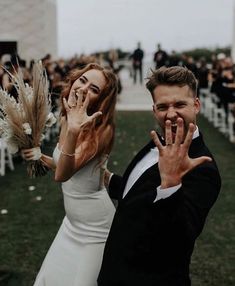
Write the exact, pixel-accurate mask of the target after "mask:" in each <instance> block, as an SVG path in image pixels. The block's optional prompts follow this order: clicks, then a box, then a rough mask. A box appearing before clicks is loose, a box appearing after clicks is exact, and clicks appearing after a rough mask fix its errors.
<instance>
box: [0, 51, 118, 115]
mask: <svg viewBox="0 0 235 286" xmlns="http://www.w3.org/2000/svg"><path fill="white" fill-rule="evenodd" d="M116 60H117V56H115V58H114V51H111V50H110V53H109V55H108V57H107V59H105V58H104V56H103V54H99V55H83V54H82V55H80V56H77V55H75V56H74V57H72V58H69V59H67V60H65V59H63V58H60V59H58V60H55V59H53V57H52V56H51V55H50V54H47V55H45V56H44V57H43V58H42V59H41V62H42V64H43V66H44V68H45V70H46V73H47V77H48V80H49V89H50V94H51V100H52V109H53V110H55V109H56V108H57V106H58V104H57V103H58V99H59V96H60V92H61V90H62V87H63V85H64V84H65V81H66V77H67V76H68V74H69V72H70V71H71V70H73V69H76V68H78V69H81V68H83V67H85V66H86V65H87V64H89V63H98V64H101V65H102V66H104V67H106V68H109V69H111V70H112V71H113V72H114V73H115V74H116V75H117V77H118V93H120V92H121V90H122V85H121V80H120V77H119V71H120V68H119V66H117V65H116ZM33 63H34V61H33V60H32V61H31V62H30V63H29V64H27V62H26V61H25V60H23V59H21V58H20V56H19V55H15V54H13V55H3V56H2V58H1V60H0V87H1V88H3V89H4V90H6V91H7V92H8V93H9V94H10V95H11V96H13V97H15V98H17V92H16V88H15V86H14V83H13V80H12V76H11V75H13V76H14V74H15V73H16V72H17V70H18V68H19V67H20V68H21V70H22V72H23V76H24V81H25V83H28V84H31V83H32V68H33Z"/></svg>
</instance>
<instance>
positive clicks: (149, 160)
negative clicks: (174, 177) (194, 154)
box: [123, 126, 199, 202]
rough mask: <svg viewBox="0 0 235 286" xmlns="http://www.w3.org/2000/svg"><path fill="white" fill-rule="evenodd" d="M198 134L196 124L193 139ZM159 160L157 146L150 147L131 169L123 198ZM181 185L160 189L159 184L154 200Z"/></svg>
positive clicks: (169, 194) (164, 196)
mask: <svg viewBox="0 0 235 286" xmlns="http://www.w3.org/2000/svg"><path fill="white" fill-rule="evenodd" d="M198 136H199V130H198V127H197V126H196V130H195V131H194V134H193V139H195V138H196V137H198ZM158 160H159V151H158V148H157V147H155V148H152V149H150V151H149V152H148V153H147V154H146V155H145V156H144V157H143V158H142V159H141V160H140V161H139V162H138V163H137V164H136V165H135V167H134V168H133V170H132V171H131V173H130V175H129V177H128V180H127V183H126V186H125V189H124V192H123V198H124V197H125V196H126V195H127V193H128V192H129V190H130V189H131V187H132V186H133V185H134V183H135V182H136V181H137V180H138V179H139V177H140V176H141V175H142V174H143V173H144V172H145V171H146V170H147V169H149V168H150V167H152V166H153V165H154V164H156V163H157V162H158ZM180 187H181V184H179V185H177V186H174V187H170V188H166V189H162V188H161V186H158V187H157V190H156V198H155V200H154V202H156V201H158V200H160V199H165V198H168V197H169V196H171V195H172V194H174V193H175V192H176V191H177V190H178V189H179V188H180Z"/></svg>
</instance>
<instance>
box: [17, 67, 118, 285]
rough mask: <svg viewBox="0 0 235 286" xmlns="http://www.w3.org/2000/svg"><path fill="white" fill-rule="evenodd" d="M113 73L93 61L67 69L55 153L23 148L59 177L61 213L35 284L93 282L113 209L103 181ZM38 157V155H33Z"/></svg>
mask: <svg viewBox="0 0 235 286" xmlns="http://www.w3.org/2000/svg"><path fill="white" fill-rule="evenodd" d="M116 96H117V78H116V76H115V75H114V73H113V72H112V71H110V70H107V69H104V68H102V67H101V66H99V65H97V64H89V65H87V66H86V67H85V68H84V69H81V70H76V71H74V72H73V73H72V74H70V76H69V78H68V82H67V85H66V86H65V88H64V90H63V91H62V94H61V101H62V110H61V131H60V136H59V141H58V143H57V145H56V147H55V149H54V152H53V157H49V156H47V155H45V154H41V153H40V150H39V149H38V147H36V148H32V149H27V150H22V156H23V158H24V159H26V160H35V159H38V157H37V156H36V155H37V154H38V151H39V153H40V160H41V161H42V162H43V163H44V164H45V165H46V166H47V167H49V168H51V169H54V170H55V180H56V181H60V182H62V191H63V197H64V207H65V212H66V215H65V218H64V220H63V222H62V225H61V227H60V229H59V231H58V233H57V235H56V237H55V239H54V241H53V243H52V245H51V247H50V249H49V251H48V253H47V255H46V257H45V259H44V262H43V264H42V266H41V269H40V271H39V273H38V275H37V278H36V281H35V283H34V286H68V285H69V286H95V285H97V283H96V280H97V276H98V273H99V270H100V265H101V260H102V256H103V250H104V244H105V242H106V239H107V236H108V233H109V229H110V226H111V223H112V219H113V215H114V212H115V208H114V206H113V203H112V201H111V200H110V198H109V196H108V194H107V191H106V189H105V188H104V186H103V170H104V165H105V161H106V159H107V156H108V154H109V153H110V151H111V148H112V145H113V141H114V121H113V120H114V118H113V117H114V110H115V103H116ZM35 157H37V158H35Z"/></svg>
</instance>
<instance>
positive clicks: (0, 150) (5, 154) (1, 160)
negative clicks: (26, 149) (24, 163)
mask: <svg viewBox="0 0 235 286" xmlns="http://www.w3.org/2000/svg"><path fill="white" fill-rule="evenodd" d="M6 164H8V167H9V168H10V170H14V164H13V160H12V155H11V153H10V152H9V150H8V148H7V144H6V142H5V141H4V140H3V139H1V138H0V175H1V176H4V175H5V170H6Z"/></svg>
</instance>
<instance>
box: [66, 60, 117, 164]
mask: <svg viewBox="0 0 235 286" xmlns="http://www.w3.org/2000/svg"><path fill="white" fill-rule="evenodd" d="M91 69H96V70H99V71H101V72H102V73H103V75H104V77H105V79H106V84H105V87H104V89H103V90H102V92H101V94H100V96H99V98H98V99H97V101H96V102H95V103H94V104H93V105H92V106H89V109H88V114H93V113H94V112H97V111H102V115H101V116H100V117H98V118H97V119H96V120H94V121H93V123H92V124H89V126H87V127H84V128H83V129H82V130H81V131H80V133H79V135H78V139H77V146H79V145H81V143H82V142H87V144H86V145H85V147H84V149H83V151H82V153H83V155H82V156H81V157H79V160H81V165H84V164H85V163H86V161H87V159H86V158H87V154H89V158H90V159H91V158H94V157H98V158H101V157H102V155H104V154H109V153H110V151H111V149H112V146H113V142H114V131H115V124H114V111H115V104H116V99H117V91H118V80H117V76H116V75H115V74H114V73H113V72H112V71H111V70H110V69H107V68H103V67H101V66H100V65H98V64H96V63H91V64H88V65H87V66H85V67H84V68H83V69H76V70H73V71H72V72H71V73H70V74H69V76H68V78H67V83H66V85H65V87H64V88H63V90H62V93H61V106H62V108H61V116H65V117H66V110H65V108H64V105H63V100H62V99H63V98H64V97H65V98H66V99H68V97H69V92H70V89H71V87H72V85H73V83H74V82H75V81H76V80H77V79H78V78H79V77H81V76H82V74H84V73H85V72H87V71H88V70H91Z"/></svg>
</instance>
